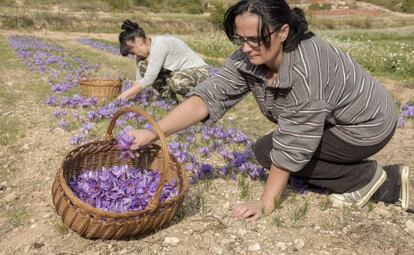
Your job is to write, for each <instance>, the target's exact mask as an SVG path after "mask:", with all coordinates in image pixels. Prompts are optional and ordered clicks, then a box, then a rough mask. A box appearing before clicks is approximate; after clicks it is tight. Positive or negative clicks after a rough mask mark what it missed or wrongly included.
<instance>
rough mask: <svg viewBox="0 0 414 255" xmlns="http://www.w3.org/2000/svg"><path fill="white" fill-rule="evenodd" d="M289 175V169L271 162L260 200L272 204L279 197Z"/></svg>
mask: <svg viewBox="0 0 414 255" xmlns="http://www.w3.org/2000/svg"><path fill="white" fill-rule="evenodd" d="M289 175H290V171H288V170H284V169H282V168H279V167H277V166H275V165H273V164H272V166H271V167H270V170H269V176H268V177H267V181H266V184H265V187H264V189H263V193H262V197H261V198H260V200H262V201H263V202H265V203H266V204H268V205H269V204H270V205H272V206H273V205H274V203H275V202H276V201H278V200H279V199H280V196H281V195H282V192H283V190H284V189H285V187H286V184H287V181H288V179H289Z"/></svg>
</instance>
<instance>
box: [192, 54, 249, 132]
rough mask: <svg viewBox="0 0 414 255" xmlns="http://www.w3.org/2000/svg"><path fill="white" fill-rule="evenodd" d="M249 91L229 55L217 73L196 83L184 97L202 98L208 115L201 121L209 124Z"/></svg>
mask: <svg viewBox="0 0 414 255" xmlns="http://www.w3.org/2000/svg"><path fill="white" fill-rule="evenodd" d="M249 91H250V89H249V86H248V84H247V82H246V79H245V77H244V76H243V75H242V74H241V73H240V71H239V70H238V69H237V67H236V66H235V60H233V59H232V57H230V58H228V59H227V60H226V61H225V62H224V64H223V66H222V67H221V68H220V70H219V71H218V72H217V74H215V75H214V76H212V77H210V78H209V79H207V80H204V81H203V82H201V83H200V84H198V85H197V86H196V87H195V88H193V89H192V90H191V91H190V92H189V93H188V94H187V95H186V97H190V96H199V97H201V98H202V99H203V100H204V102H205V103H206V104H207V108H208V112H209V116H208V117H207V118H206V119H204V120H203V122H204V123H205V124H207V125H211V124H213V123H215V122H216V121H217V120H219V119H220V118H221V117H222V116H223V115H224V114H225V113H226V112H227V111H228V110H230V108H231V107H233V106H234V105H235V104H237V103H238V102H240V101H241V100H242V99H243V98H244V97H246V95H247V94H248V92H249Z"/></svg>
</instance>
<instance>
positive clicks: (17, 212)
mask: <svg viewBox="0 0 414 255" xmlns="http://www.w3.org/2000/svg"><path fill="white" fill-rule="evenodd" d="M9 218H10V223H11V225H12V226H13V227H17V226H20V225H21V224H22V223H23V222H24V221H25V220H27V219H28V218H29V213H28V212H27V210H26V208H24V207H18V208H15V209H14V210H12V211H11V213H10V215H9Z"/></svg>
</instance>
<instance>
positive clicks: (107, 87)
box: [79, 79, 122, 103]
mask: <svg viewBox="0 0 414 255" xmlns="http://www.w3.org/2000/svg"><path fill="white" fill-rule="evenodd" d="M79 84H80V91H81V95H82V96H84V97H96V99H97V100H98V102H99V103H102V102H104V101H105V100H111V99H114V98H116V97H117V96H118V95H119V94H121V89H122V80H121V79H118V80H109V79H108V80H105V79H81V80H80V83H79Z"/></svg>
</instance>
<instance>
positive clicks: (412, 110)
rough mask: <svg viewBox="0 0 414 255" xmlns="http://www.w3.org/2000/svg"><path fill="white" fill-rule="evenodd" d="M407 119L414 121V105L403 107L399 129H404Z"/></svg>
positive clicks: (399, 118)
mask: <svg viewBox="0 0 414 255" xmlns="http://www.w3.org/2000/svg"><path fill="white" fill-rule="evenodd" d="M407 119H414V105H413V104H406V105H403V106H401V111H400V116H399V117H398V123H397V127H399V128H403V127H404V126H405V122H406V120H407Z"/></svg>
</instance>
